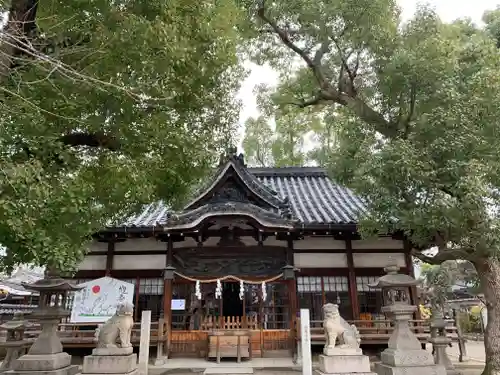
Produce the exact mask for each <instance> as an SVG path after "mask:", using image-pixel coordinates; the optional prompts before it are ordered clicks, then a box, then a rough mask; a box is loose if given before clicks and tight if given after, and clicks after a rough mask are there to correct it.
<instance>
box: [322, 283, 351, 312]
mask: <svg viewBox="0 0 500 375" xmlns="http://www.w3.org/2000/svg"><path fill="white" fill-rule="evenodd" d="M323 289H324V297H325V298H324V301H323V302H324V303H335V304H337V305H339V312H340V315H342V317H343V318H344V319H352V305H351V298H350V295H349V279H348V278H347V276H325V277H323Z"/></svg>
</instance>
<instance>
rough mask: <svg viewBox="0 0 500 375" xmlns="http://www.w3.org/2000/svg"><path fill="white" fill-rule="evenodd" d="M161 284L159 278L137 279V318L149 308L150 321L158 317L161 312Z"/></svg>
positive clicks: (161, 281)
mask: <svg viewBox="0 0 500 375" xmlns="http://www.w3.org/2000/svg"><path fill="white" fill-rule="evenodd" d="M124 281H125V280H124ZM163 285H164V284H163V279H161V278H148V279H140V280H139V298H138V303H137V317H138V319H140V316H141V313H142V311H144V310H151V320H152V321H157V320H158V319H159V318H160V316H161V315H162V313H163Z"/></svg>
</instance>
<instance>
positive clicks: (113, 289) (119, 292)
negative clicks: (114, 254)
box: [71, 277, 134, 323]
mask: <svg viewBox="0 0 500 375" xmlns="http://www.w3.org/2000/svg"><path fill="white" fill-rule="evenodd" d="M80 285H82V286H84V288H83V289H82V290H80V291H78V292H76V293H75V299H74V301H73V308H72V309H71V323H103V322H105V321H107V320H108V319H109V318H111V317H112V316H113V315H114V314H115V312H116V307H117V306H118V305H119V304H120V303H123V302H129V303H133V299H134V284H130V283H126V282H124V281H121V280H117V279H113V278H111V277H102V278H100V279H96V280H92V281H88V282H86V283H83V284H80Z"/></svg>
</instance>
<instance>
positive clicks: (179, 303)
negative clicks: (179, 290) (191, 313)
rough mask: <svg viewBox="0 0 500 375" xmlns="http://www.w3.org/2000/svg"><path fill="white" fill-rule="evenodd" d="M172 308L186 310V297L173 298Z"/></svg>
mask: <svg viewBox="0 0 500 375" xmlns="http://www.w3.org/2000/svg"><path fill="white" fill-rule="evenodd" d="M171 308H172V310H174V311H175V310H186V300H185V299H173V300H172V304H171Z"/></svg>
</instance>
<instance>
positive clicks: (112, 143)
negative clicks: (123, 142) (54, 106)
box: [59, 132, 120, 151]
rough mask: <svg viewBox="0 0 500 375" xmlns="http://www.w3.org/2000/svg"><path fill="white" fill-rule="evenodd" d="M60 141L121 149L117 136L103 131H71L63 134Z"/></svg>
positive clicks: (65, 143)
mask: <svg viewBox="0 0 500 375" xmlns="http://www.w3.org/2000/svg"><path fill="white" fill-rule="evenodd" d="M59 142H61V143H62V144H64V145H65V146H70V147H79V146H87V147H93V148H103V149H107V150H109V151H118V150H119V149H120V142H119V141H118V140H117V139H116V138H115V137H113V136H110V135H108V134H105V133H103V132H96V133H86V132H76V133H70V134H66V135H64V136H62V137H61V138H60V139H59Z"/></svg>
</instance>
